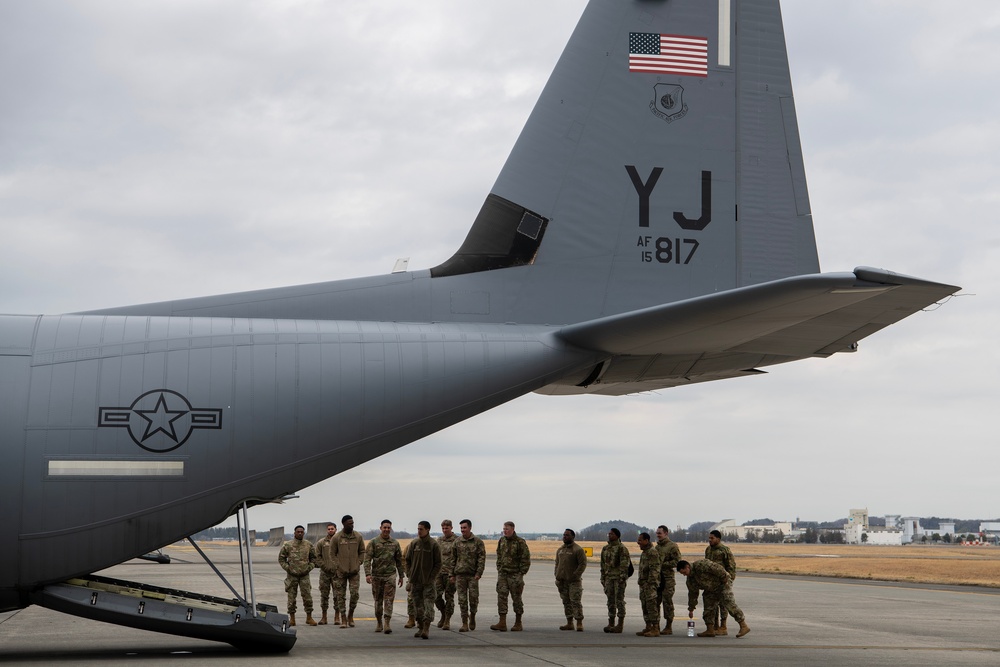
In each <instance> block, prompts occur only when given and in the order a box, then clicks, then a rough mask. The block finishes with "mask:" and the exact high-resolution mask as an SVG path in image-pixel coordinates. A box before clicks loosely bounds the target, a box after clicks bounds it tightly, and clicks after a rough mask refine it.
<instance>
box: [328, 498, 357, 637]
mask: <svg viewBox="0 0 1000 667" xmlns="http://www.w3.org/2000/svg"><path fill="white" fill-rule="evenodd" d="M340 522H341V524H342V525H343V528H341V530H340V532H339V533H337V534H336V535H334V536H333V539H332V540H330V551H331V553H332V556H333V559H334V560H335V561H336V562H337V575H336V578H335V579H334V583H335V584H336V585H335V587H334V591H333V592H334V595H335V596H336V597H335V598H334V601H335V604H336V606H337V611H339V612H340V627H341V628H346V627H352V628H353V627H354V609H355V608H356V607H357V606H358V598H359V597H361V590H360V589H361V563H362V562H364V559H365V541H364V539H363V538H362V537H361V533H358V532H356V531H355V530H354V517H352V516H351V515H350V514H346V515H344V518H343V519H341V520H340ZM348 585H349V586H350V587H351V606H350V611H348V607H347V604H346V603H347V587H348Z"/></svg>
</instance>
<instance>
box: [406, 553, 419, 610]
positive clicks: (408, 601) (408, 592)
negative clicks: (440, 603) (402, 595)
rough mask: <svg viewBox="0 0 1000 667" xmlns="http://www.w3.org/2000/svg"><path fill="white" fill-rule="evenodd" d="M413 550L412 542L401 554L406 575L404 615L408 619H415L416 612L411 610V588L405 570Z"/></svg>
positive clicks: (407, 573) (408, 574)
mask: <svg viewBox="0 0 1000 667" xmlns="http://www.w3.org/2000/svg"><path fill="white" fill-rule="evenodd" d="M412 548H413V540H410V543H409V544H407V545H406V551H404V552H403V574H404V575H406V614H407V615H408V616H409V617H410V618H414V619H415V618H416V613H417V610H416V609H414V608H413V586H412V585H411V584H410V573H409V571H408V570H407V569H406V564H407V562H409V560H410V549H412Z"/></svg>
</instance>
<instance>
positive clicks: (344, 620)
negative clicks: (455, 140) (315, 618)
mask: <svg viewBox="0 0 1000 667" xmlns="http://www.w3.org/2000/svg"><path fill="white" fill-rule="evenodd" d="M346 627H347V612H346V611H345V612H341V614H340V629H341V630H343V629H344V628H346Z"/></svg>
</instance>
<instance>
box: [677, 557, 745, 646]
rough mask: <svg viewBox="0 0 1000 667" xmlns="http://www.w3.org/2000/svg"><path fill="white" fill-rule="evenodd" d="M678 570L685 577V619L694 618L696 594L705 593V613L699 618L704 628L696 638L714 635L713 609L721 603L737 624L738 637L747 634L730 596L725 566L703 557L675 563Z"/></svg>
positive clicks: (739, 610) (733, 599)
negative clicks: (738, 628)
mask: <svg viewBox="0 0 1000 667" xmlns="http://www.w3.org/2000/svg"><path fill="white" fill-rule="evenodd" d="M677 571H678V572H680V573H681V574H683V575H684V576H686V577H687V589H688V618H694V610H695V609H696V608H697V607H698V591H699V590H704V591H705V612H704V614H703V615H702V618H704V619H705V626H706V629H705V631H704V632H699V633H698V636H699V637H715V636H716V632H715V618H716V608H717V607H718V606H719V605H720V604H721V605H723V606H725V608H726V609H727V610H728V611H729V613H730V614H732V615H733V618H735V619H736V622H737V623H739V624H740V631H739V632H737V633H736V636H737V637H742V636H743V635H745V634H746V633H748V632H750V626H749V625H747V623H746V619H745V618H744V617H743V611H742V610H741V609H740V608H739V607H738V606H737V605H736V598H734V597H733V580H732V579H730V578H729V573H728V572H726V569H725V568H724V567H722V566H721V565H719V564H718V563H713V562H712V561H710V560H708V559H707V558H703V559H701V560H699V561H697V562H695V563H694V564H691V563H689V562H687V561H686V560H682V561H680V562H678V563H677Z"/></svg>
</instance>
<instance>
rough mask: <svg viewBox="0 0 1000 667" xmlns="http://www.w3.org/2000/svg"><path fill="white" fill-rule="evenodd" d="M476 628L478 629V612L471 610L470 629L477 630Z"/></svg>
mask: <svg viewBox="0 0 1000 667" xmlns="http://www.w3.org/2000/svg"><path fill="white" fill-rule="evenodd" d="M475 629H476V612H475V611H470V612H469V630H475Z"/></svg>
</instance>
